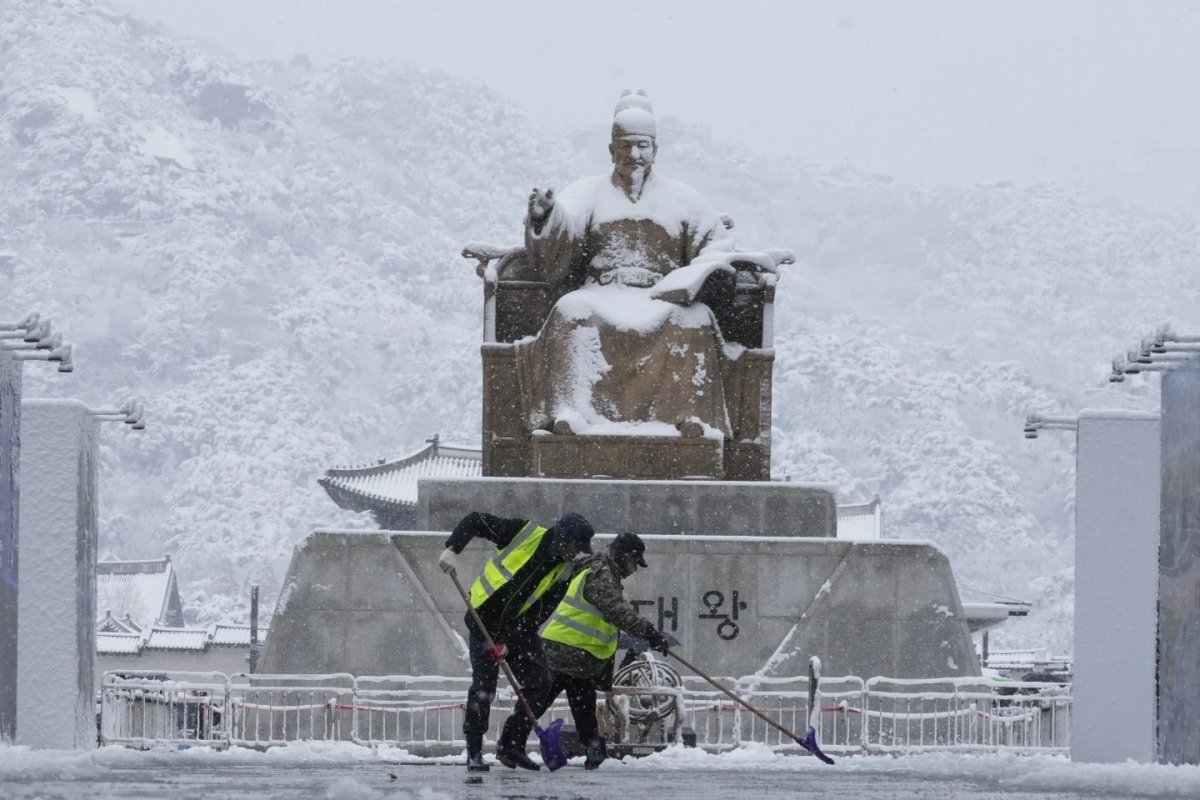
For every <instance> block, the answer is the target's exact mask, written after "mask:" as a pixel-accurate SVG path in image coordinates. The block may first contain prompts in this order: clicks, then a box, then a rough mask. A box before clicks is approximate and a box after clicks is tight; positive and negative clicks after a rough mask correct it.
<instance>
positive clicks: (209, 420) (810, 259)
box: [0, 0, 1200, 650]
mask: <svg viewBox="0 0 1200 800" xmlns="http://www.w3.org/2000/svg"><path fill="white" fill-rule="evenodd" d="M656 91H657V92H658V93H661V94H664V95H669V92H670V87H659V88H658V89H657V90H656ZM597 122H598V123H603V122H604V120H598V121H597ZM605 132H606V126H605V125H597V126H596V127H595V128H592V129H587V130H572V131H566V130H553V129H547V128H544V127H540V126H538V125H536V124H534V123H532V122H531V121H530V120H528V119H526V118H525V117H524V116H523V115H522V114H521V113H520V112H519V111H517V110H515V109H514V108H513V107H512V106H511V105H510V104H509V103H507V102H506V101H505V100H504V99H503V98H502V97H501V96H500V95H499V94H497V93H496V92H494V91H491V90H489V89H486V88H483V87H481V86H478V85H474V84H470V83H465V82H462V81H459V80H456V79H453V78H450V77H448V76H446V75H442V74H438V73H434V72H428V71H425V70H421V69H417V68H414V67H410V66H403V65H397V64H382V63H375V62H364V61H346V62H341V63H338V64H335V65H332V66H330V67H327V68H321V69H316V68H314V67H312V65H311V64H309V63H308V62H307V61H306V60H305V59H303V58H297V59H295V60H294V61H293V62H292V63H290V64H276V63H270V64H266V63H249V64H247V63H237V62H236V61H234V60H232V59H230V58H229V57H227V56H225V55H223V54H221V53H219V52H216V51H214V50H212V49H211V48H209V47H208V46H206V45H203V44H199V43H194V42H189V41H187V40H183V39H180V38H178V37H175V36H172V35H168V34H166V33H165V32H164V31H162V30H161V29H159V28H157V27H154V26H149V25H145V24H142V23H140V22H138V21H136V20H133V19H130V18H128V17H125V16H122V15H120V14H117V13H114V12H112V11H111V10H109V9H107V8H106V7H105V6H104V5H102V4H99V3H92V2H86V0H60V1H59V2H55V3H47V2H42V1H41V0H9V2H7V3H5V4H4V6H3V8H0V181H2V182H3V186H4V189H5V191H4V192H3V193H0V249H7V250H12V251H14V252H15V253H16V254H17V256H18V258H17V260H16V263H15V265H14V266H12V267H9V268H8V273H7V274H6V273H5V272H4V271H3V270H4V268H3V267H0V281H2V282H3V283H2V284H0V285H2V286H4V291H3V294H2V296H3V300H4V302H3V306H4V307H5V308H6V309H8V310H9V311H8V314H9V316H14V315H15V316H19V315H21V314H23V313H25V312H26V311H28V310H33V309H37V310H40V311H42V312H43V314H46V315H48V316H50V317H52V318H53V320H54V321H55V323H56V325H57V326H58V328H59V329H61V330H63V331H64V333H65V334H66V336H67V338H68V339H69V340H71V341H73V342H75V343H76V356H77V364H78V368H77V371H76V373H75V374H74V375H73V376H70V377H58V376H53V377H52V376H51V375H50V374H49V373H47V372H46V371H43V370H36V369H30V370H27V371H26V392H27V395H60V396H61V395H68V396H78V397H81V398H82V399H85V400H89V401H92V402H97V403H98V402H101V401H111V400H113V399H119V398H121V397H124V396H126V395H129V394H138V395H141V396H143V397H145V398H146V399H147V407H148V410H149V412H150V417H149V427H148V428H147V430H146V431H145V432H144V434H141V435H128V436H126V435H124V434H118V433H116V432H109V433H107V434H106V435H105V436H104V446H103V447H104V450H103V459H104V473H103V475H104V484H103V487H102V490H103V509H102V531H103V536H104V541H103V542H102V547H103V548H104V549H105V550H107V551H112V552H116V553H119V554H121V555H123V556H126V557H139V556H141V557H145V556H147V554H149V555H157V554H158V553H160V552H171V553H173V554H174V557H175V559H176V563H178V564H179V570H180V576H181V578H182V579H183V581H184V584H183V586H182V587H181V589H182V592H183V594H184V596H185V602H186V603H187V604H188V613H189V615H190V616H191V617H192V618H195V619H200V620H211V619H215V618H219V617H227V616H232V617H237V616H242V615H244V613H245V606H246V602H245V597H246V594H247V591H246V590H247V586H248V585H249V584H251V583H254V582H258V583H262V584H263V585H264V592H265V593H266V597H267V598H270V597H272V596H273V592H274V591H275V590H277V588H278V582H279V579H280V578H281V577H282V572H283V570H284V568H285V567H286V564H287V560H288V557H289V554H290V550H291V547H292V546H293V545H294V544H295V543H296V542H297V541H299V540H300V539H301V538H302V537H303V536H304V535H305V533H306V532H307V531H309V530H311V529H312V528H313V527H316V526H318V525H325V524H337V525H347V524H351V525H352V524H368V523H366V522H365V521H363V520H358V519H355V518H353V517H349V516H347V515H346V514H345V513H344V512H341V511H340V510H339V509H337V508H336V507H335V506H333V504H332V503H331V502H329V500H328V499H327V498H326V497H325V495H324V493H323V492H322V491H321V490H320V489H319V488H318V487H317V485H316V483H315V481H316V478H317V477H318V476H319V475H320V474H321V473H322V471H323V470H324V468H326V467H327V466H330V465H332V464H335V463H347V462H362V461H365V460H368V459H370V458H374V457H378V456H384V455H392V454H396V453H398V452H401V451H404V450H407V449H409V448H411V447H413V446H414V445H417V444H419V443H420V442H421V441H422V440H423V439H424V438H425V437H426V436H428V435H429V434H430V433H433V432H435V431H438V432H440V433H441V434H442V435H443V437H445V438H448V439H454V440H466V441H470V440H474V439H476V438H477V437H478V435H479V361H478V358H479V356H478V341H479V336H480V330H479V329H480V316H481V315H480V303H481V288H480V286H479V283H478V279H477V278H476V277H475V275H474V270H473V266H472V263H470V262H466V261H463V260H462V259H461V258H459V257H458V251H459V249H460V248H461V245H462V243H463V242H464V241H467V240H469V239H474V240H485V241H494V242H496V243H500V244H504V243H516V242H517V241H519V237H520V221H521V217H522V213H523V207H524V201H525V197H526V195H527V194H528V192H529V188H530V187H531V186H562V185H564V184H565V183H566V182H567V181H568V180H570V179H572V178H575V177H579V176H580V175H583V174H589V173H594V172H602V171H604V170H605V168H606V166H607V153H606V151H605V149H604V144H605V141H604V138H605ZM660 142H661V151H660V168H661V169H662V170H663V171H664V172H666V173H668V174H671V175H673V176H674V177H677V178H680V179H683V180H685V181H687V182H689V183H691V184H692V185H694V186H695V187H697V188H698V189H699V190H700V191H701V192H702V193H703V194H705V195H706V196H707V197H708V198H710V200H711V201H712V202H713V203H714V204H715V205H716V206H717V207H718V208H720V209H722V210H723V211H727V212H729V213H731V214H732V215H733V216H734V218H735V219H736V220H737V228H736V229H735V232H736V233H737V235H738V240H739V242H740V243H741V244H742V245H743V246H746V247H760V246H782V247H791V248H792V249H794V250H795V251H796V253H797V255H798V257H799V263H798V264H797V265H796V266H795V267H793V268H791V269H790V270H789V271H788V272H786V273H785V275H784V276H783V278H782V280H781V282H780V288H779V293H778V306H777V333H776V338H777V346H778V358H777V362H776V376H775V395H774V396H775V431H774V437H775V438H774V447H775V450H774V468H775V472H776V473H777V474H778V475H787V476H789V477H790V478H791V479H792V480H801V481H808V480H813V481H822V482H833V483H835V484H837V485H838V486H839V487H841V497H842V499H843V501H853V500H861V499H869V498H870V497H871V496H873V495H874V494H879V495H881V496H882V498H883V500H884V503H885V510H886V512H885V513H886V523H887V529H888V534H889V535H890V536H896V537H907V538H928V539H933V540H934V541H936V542H938V543H939V545H940V546H941V547H942V548H943V549H944V550H945V551H946V552H947V553H948V555H949V556H950V557H951V560H952V564H953V565H954V568H955V571H956V574H957V576H958V578H959V581H960V583H961V584H962V585H963V586H966V587H972V588H978V589H982V590H986V591H992V592H998V593H1006V594H1010V595H1017V596H1028V597H1031V598H1036V599H1038V600H1039V601H1040V602H1042V603H1043V604H1044V606H1043V609H1044V610H1043V611H1042V612H1041V613H1040V614H1039V615H1035V617H1033V618H1031V620H1029V621H1027V622H1024V623H1021V624H1013V625H1010V627H1009V628H1008V630H1007V634H1006V635H1007V637H1008V639H1009V640H1010V641H1012V642H1013V643H1017V642H1020V643H1022V644H1029V645H1037V644H1042V645H1045V646H1050V647H1052V648H1054V649H1056V650H1060V649H1069V646H1070V627H1069V626H1070V614H1069V610H1070V606H1069V603H1068V602H1067V601H1068V600H1069V598H1070V591H1071V574H1070V570H1069V568H1070V566H1071V561H1072V559H1071V549H1070V548H1071V531H1072V506H1071V504H1072V498H1073V488H1072V487H1073V469H1074V457H1073V453H1072V448H1071V446H1070V442H1069V441H1067V440H1065V439H1064V440H1054V439H1052V438H1051V437H1043V438H1044V440H1043V441H1038V442H1027V441H1026V440H1024V439H1023V438H1022V436H1021V422H1022V420H1023V417H1024V415H1025V413H1026V412H1028V411H1033V410H1037V411H1043V412H1051V413H1070V412H1074V411H1076V410H1078V409H1079V408H1082V407H1136V408H1152V407H1153V406H1154V405H1155V403H1156V393H1155V390H1154V388H1153V385H1151V384H1146V383H1144V382H1140V380H1135V381H1133V382H1132V387H1131V388H1121V389H1117V388H1109V387H1108V386H1107V384H1106V383H1105V374H1106V370H1107V367H1106V362H1107V359H1108V357H1109V355H1110V354H1111V353H1112V352H1113V351H1115V350H1117V349H1119V348H1120V347H1122V346H1124V345H1125V344H1127V343H1128V342H1129V341H1130V340H1131V339H1132V338H1133V336H1134V335H1135V334H1137V333H1138V332H1141V331H1143V330H1145V329H1146V328H1148V327H1151V326H1153V325H1154V324H1157V323H1159V322H1161V321H1165V320H1171V321H1175V322H1176V323H1178V324H1179V325H1180V326H1181V327H1187V326H1188V323H1190V322H1192V321H1193V318H1194V316H1195V314H1194V309H1195V308H1196V307H1197V292H1198V291H1200V286H1198V280H1197V276H1196V270H1195V268H1194V265H1195V263H1196V256H1197V254H1198V253H1200V233H1198V232H1197V229H1196V226H1195V224H1194V223H1193V222H1192V221H1190V220H1182V219H1171V218H1164V217H1162V216H1161V215H1154V214H1151V213H1149V212H1146V211H1142V210H1139V209H1137V208H1133V207H1129V206H1124V205H1120V204H1116V203H1113V202H1109V201H1100V200H1096V199H1093V198H1088V197H1085V196H1082V195H1079V194H1077V193H1074V192H1071V191H1068V190H1065V189H1062V188H1058V187H1054V186H1042V185H1038V186H1014V185H1009V184H1002V185H989V186H976V187H970V188H966V189H953V188H946V189H942V190H938V191H916V190H912V189H910V188H906V187H904V186H901V185H898V184H896V183H894V182H892V181H890V180H888V179H886V178H882V177H879V176H873V175H865V174H862V173H860V172H857V171H855V170H853V169H852V168H849V167H836V168H830V167H820V166H814V165H810V164H806V163H804V162H803V161H801V160H799V159H797V160H790V161H780V160H778V159H774V160H773V159H763V158H759V157H756V156H754V155H752V154H749V153H746V152H743V151H741V150H740V149H739V148H737V147H736V146H734V145H731V144H729V143H727V142H721V141H718V140H716V139H714V138H713V137H711V136H710V135H709V134H708V133H707V132H706V131H704V130H702V129H698V128H696V127H695V126H691V125H688V124H687V123H686V122H682V121H679V120H673V119H666V120H663V121H662V122H661V132H660ZM1192 327H1194V325H1192ZM270 605H271V603H270V601H269V600H268V602H267V606H268V608H269V607H270Z"/></svg>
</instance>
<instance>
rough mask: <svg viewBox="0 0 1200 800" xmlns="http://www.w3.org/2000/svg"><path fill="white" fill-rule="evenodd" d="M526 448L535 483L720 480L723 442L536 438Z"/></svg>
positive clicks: (655, 438) (666, 438) (674, 438)
mask: <svg viewBox="0 0 1200 800" xmlns="http://www.w3.org/2000/svg"><path fill="white" fill-rule="evenodd" d="M530 442H531V445H530V452H531V453H532V455H533V464H532V467H533V475H535V476H538V477H547V478H576V477H579V476H586V477H590V478H612V477H614V476H618V475H619V476H621V477H623V478H632V479H635V480H679V479H682V478H694V479H695V478H699V479H712V478H716V477H721V476H723V475H724V474H725V467H724V459H723V458H722V456H723V455H724V449H725V448H724V442H723V441H721V440H718V439H708V438H705V437H698V438H684V437H680V436H588V435H586V434H583V435H569V436H556V435H554V434H542V435H535V436H533V437H531V438H530Z"/></svg>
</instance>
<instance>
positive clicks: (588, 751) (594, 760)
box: [583, 736, 608, 769]
mask: <svg viewBox="0 0 1200 800" xmlns="http://www.w3.org/2000/svg"><path fill="white" fill-rule="evenodd" d="M583 752H584V759H583V768H584V769H598V768H599V767H600V765H601V764H602V763H604V759H606V758H608V743H607V742H605V741H604V737H603V736H597V737H596V738H595V739H592V740H591V741H590V742H588V743H587V747H585V748H584V749H583Z"/></svg>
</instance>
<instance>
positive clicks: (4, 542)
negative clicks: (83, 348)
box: [0, 254, 74, 742]
mask: <svg viewBox="0 0 1200 800" xmlns="http://www.w3.org/2000/svg"><path fill="white" fill-rule="evenodd" d="M4 255H7V254H0V256H4ZM0 265H2V264H0ZM26 361H47V362H54V363H57V365H58V371H59V372H71V371H72V370H73V369H74V362H73V361H72V358H71V345H69V344H63V342H62V337H61V336H59V335H58V334H54V333H52V332H51V330H50V321H49V320H44V319H42V318H41V315H39V314H37V313H32V314H28V315H26V316H25V317H23V318H22V319H19V320H17V321H15V322H7V321H4V320H0V742H6V741H8V742H11V741H13V740H14V739H15V738H16V732H17V619H18V617H17V615H18V609H19V606H20V596H19V590H20V580H19V578H20V573H19V560H18V558H17V556H18V545H19V544H20V538H19V530H18V524H19V513H18V512H19V507H20V482H19V477H20V463H21V370H22V366H23V364H24V362H26Z"/></svg>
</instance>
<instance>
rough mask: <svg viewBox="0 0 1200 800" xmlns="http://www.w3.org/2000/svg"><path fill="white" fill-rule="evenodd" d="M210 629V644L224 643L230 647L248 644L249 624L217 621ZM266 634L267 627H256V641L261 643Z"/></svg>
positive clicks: (246, 645) (247, 645)
mask: <svg viewBox="0 0 1200 800" xmlns="http://www.w3.org/2000/svg"><path fill="white" fill-rule="evenodd" d="M210 630H211V639H210V640H209V641H210V643H211V644H214V645H226V646H232V647H249V646H250V626H249V625H233V624H230V623H225V622H219V623H217V624H216V625H213V626H212V628H211V629H210ZM266 636H267V629H266V628H262V627H260V628H259V629H258V641H259V643H260V644H261V643H262V642H263V641H264V640H265V639H266Z"/></svg>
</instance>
